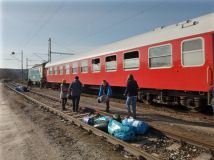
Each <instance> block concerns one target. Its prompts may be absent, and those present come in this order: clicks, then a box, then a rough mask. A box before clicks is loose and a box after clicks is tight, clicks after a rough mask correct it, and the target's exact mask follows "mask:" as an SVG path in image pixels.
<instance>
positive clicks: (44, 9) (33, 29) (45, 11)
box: [23, 0, 51, 45]
mask: <svg viewBox="0 0 214 160" xmlns="http://www.w3.org/2000/svg"><path fill="white" fill-rule="evenodd" d="M50 2H51V0H50V1H49V2H48V3H47V4H49V3H50ZM49 8H50V5H47V6H46V7H45V8H43V10H42V11H41V14H40V15H39V16H38V18H37V19H36V20H35V21H34V23H33V25H32V28H31V29H29V30H28V32H27V34H26V35H27V36H26V37H30V36H31V35H32V34H33V31H35V29H36V27H37V26H38V24H39V23H41V22H40V21H41V20H42V19H45V16H46V15H47V11H48V9H49ZM27 40H28V39H27ZM27 40H26V41H25V43H26V42H27ZM25 43H23V45H24V44H25Z"/></svg>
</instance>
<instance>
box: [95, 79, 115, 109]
mask: <svg viewBox="0 0 214 160" xmlns="http://www.w3.org/2000/svg"><path fill="white" fill-rule="evenodd" d="M98 96H99V97H98V103H106V112H109V108H110V105H109V102H110V97H111V96H112V90H111V86H110V85H109V83H108V82H107V81H106V80H103V81H102V85H101V86H100V90H99V95H98Z"/></svg>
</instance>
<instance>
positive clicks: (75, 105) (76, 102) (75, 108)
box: [72, 96, 80, 112]
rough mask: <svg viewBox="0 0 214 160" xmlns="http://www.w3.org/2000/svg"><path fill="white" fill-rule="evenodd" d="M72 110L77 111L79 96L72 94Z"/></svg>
mask: <svg viewBox="0 0 214 160" xmlns="http://www.w3.org/2000/svg"><path fill="white" fill-rule="evenodd" d="M72 102H73V112H78V109H79V102H80V96H72Z"/></svg>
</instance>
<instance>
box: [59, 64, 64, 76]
mask: <svg viewBox="0 0 214 160" xmlns="http://www.w3.org/2000/svg"><path fill="white" fill-rule="evenodd" d="M59 74H60V75H62V74H63V66H60V67H59Z"/></svg>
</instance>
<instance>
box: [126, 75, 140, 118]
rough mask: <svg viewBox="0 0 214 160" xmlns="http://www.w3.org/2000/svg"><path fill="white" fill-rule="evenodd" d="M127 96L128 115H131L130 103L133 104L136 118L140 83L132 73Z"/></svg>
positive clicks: (129, 78)
mask: <svg viewBox="0 0 214 160" xmlns="http://www.w3.org/2000/svg"><path fill="white" fill-rule="evenodd" d="M124 95H125V96H127V99H126V107H127V109H128V116H130V115H131V110H130V105H131V106H132V112H133V118H134V119H135V118H136V102H137V95H138V84H137V81H136V80H135V79H134V76H133V75H132V74H130V75H129V76H128V80H127V86H126V90H125V93H124Z"/></svg>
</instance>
